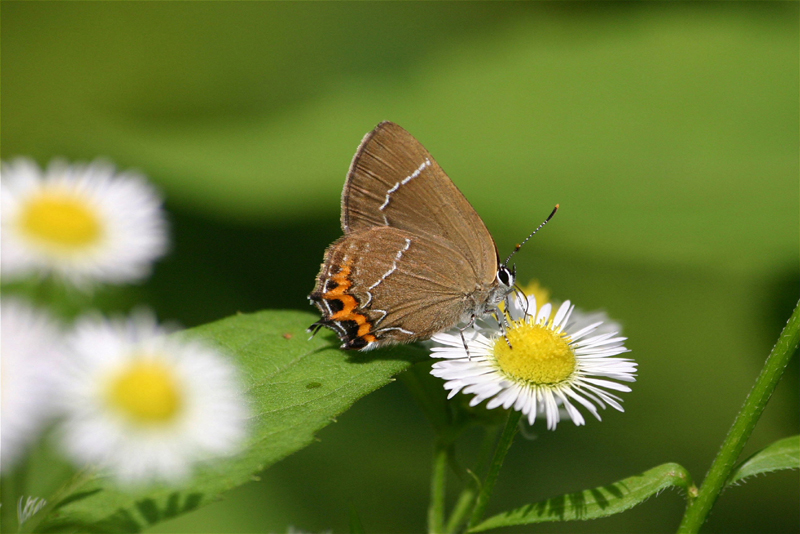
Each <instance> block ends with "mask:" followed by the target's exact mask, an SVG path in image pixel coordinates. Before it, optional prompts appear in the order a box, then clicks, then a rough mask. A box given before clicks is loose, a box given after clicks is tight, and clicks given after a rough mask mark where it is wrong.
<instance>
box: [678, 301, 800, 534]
mask: <svg viewBox="0 0 800 534" xmlns="http://www.w3.org/2000/svg"><path fill="white" fill-rule="evenodd" d="M799 340H800V303H798V305H797V307H795V309H794V312H793V313H792V316H791V317H790V318H789V321H788V322H787V323H786V326H785V327H784V329H783V332H781V335H780V337H778V342H777V343H775V346H774V347H773V348H772V352H771V353H770V355H769V357H768V358H767V361H766V363H764V367H763V368H762V369H761V373H760V374H759V375H758V378H757V379H756V383H755V385H754V386H753V389H752V390H751V391H750V393H749V394H748V396H747V399H745V401H744V406H742V409H741V410H740V411H739V413H738V414H737V415H736V420H735V421H734V422H733V426H731V429H730V430H729V431H728V435H727V436H726V437H725V441H724V442H723V444H722V448H721V449H720V451H719V453H718V454H717V457H716V458H714V462H713V463H712V464H711V468H710V469H709V471H708V474H707V475H706V479H705V480H704V481H703V485H702V486H701V487H700V491H699V493H698V495H697V499H695V500H694V501H693V502H691V503H690V504H689V506H688V507H687V509H686V513H685V515H684V516H683V521H682V522H681V525H680V527H678V532H679V533H681V534H689V533H696V532H699V530H700V527H701V526H702V525H703V523H704V522H705V520H706V517H708V513H709V512H710V511H711V507H712V506H714V502H715V501H716V500H717V497H719V494H720V492H721V491H722V489H723V488H724V486H725V483H726V482H727V481H728V477H729V476H730V474H731V471H732V470H733V468H734V466H735V464H736V460H737V459H738V458H739V455H740V454H741V453H742V449H743V448H744V445H745V443H747V440H748V438H749V437H750V434H751V433H752V432H753V428H754V427H755V426H756V423H757V422H758V418H759V417H761V413H762V412H763V411H764V407H765V406H766V405H767V401H769V398H770V396H772V392H773V391H775V386H777V385H778V381H780V379H781V376H782V375H783V371H784V369H786V365H787V364H788V363H789V360H790V359H791V357H792V356H793V355H794V351H795V350H796V349H797V344H798V341H799Z"/></svg>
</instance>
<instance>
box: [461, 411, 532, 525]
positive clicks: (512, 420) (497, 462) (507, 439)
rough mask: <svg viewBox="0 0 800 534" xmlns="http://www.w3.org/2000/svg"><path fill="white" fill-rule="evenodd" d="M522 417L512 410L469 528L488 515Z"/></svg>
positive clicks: (519, 413) (473, 511) (520, 413)
mask: <svg viewBox="0 0 800 534" xmlns="http://www.w3.org/2000/svg"><path fill="white" fill-rule="evenodd" d="M520 417H522V412H519V411H517V410H511V412H510V413H509V414H508V421H507V422H506V426H505V428H504V429H503V434H502V435H501V436H500V442H499V443H498V444H497V448H496V449H495V451H494V458H493V459H492V465H491V467H489V474H487V475H486V480H485V481H484V482H483V486H482V487H481V492H480V493H479V494H478V500H477V502H476V503H475V508H474V509H473V510H472V516H471V517H470V519H469V526H474V525H477V524H478V523H479V522H480V521H481V519H483V515H484V514H485V513H486V508H487V507H488V506H489V499H490V498H491V497H492V491H493V490H494V483H495V482H497V476H498V475H499V474H500V468H501V467H503V461H504V460H505V459H506V453H508V449H510V448H511V443H513V442H514V436H516V434H517V427H518V426H519V420H520Z"/></svg>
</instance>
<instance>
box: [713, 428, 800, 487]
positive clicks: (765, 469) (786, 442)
mask: <svg viewBox="0 0 800 534" xmlns="http://www.w3.org/2000/svg"><path fill="white" fill-rule="evenodd" d="M784 469H800V435H798V436H792V437H789V438H783V439H779V440H778V441H776V442H775V443H773V444H771V445H768V446H767V447H765V448H763V449H761V450H760V451H758V452H757V453H755V454H753V455H752V456H750V458H748V459H747V460H745V461H743V462H742V463H741V464H739V465H738V466H737V467H736V468H735V469H734V470H733V472H732V473H731V476H730V477H729V478H728V482H727V483H726V487H727V486H733V485H736V484H737V483H739V482H741V481H743V480H744V479H745V478H747V477H751V476H754V475H759V474H761V473H771V472H773V471H781V470H784Z"/></svg>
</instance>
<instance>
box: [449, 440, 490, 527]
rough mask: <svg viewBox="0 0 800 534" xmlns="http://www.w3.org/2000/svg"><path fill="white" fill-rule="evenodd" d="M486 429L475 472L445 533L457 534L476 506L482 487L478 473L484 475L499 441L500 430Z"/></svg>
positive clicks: (470, 473) (471, 474) (469, 472)
mask: <svg viewBox="0 0 800 534" xmlns="http://www.w3.org/2000/svg"><path fill="white" fill-rule="evenodd" d="M484 429H485V431H486V433H485V434H484V436H483V443H481V448H480V450H479V451H478V461H477V463H476V464H475V470H474V471H468V474H469V475H470V477H471V478H470V479H469V481H468V482H467V485H466V487H465V488H464V489H463V490H462V491H461V495H459V496H458V501H457V502H456V505H455V507H454V508H453V513H452V514H450V518H449V519H448V521H447V526H446V527H445V532H447V533H448V534H455V533H456V532H458V530H459V529H460V528H461V526H462V525H463V524H464V523H466V521H467V519H468V514H469V513H470V511H471V510H472V507H473V505H474V504H475V496H476V495H478V488H479V487H480V479H479V478H478V475H477V474H476V473H483V471H484V470H485V469H486V465H487V464H488V463H489V459H490V458H491V454H492V445H494V442H495V441H496V440H497V433H498V431H499V428H497V427H495V426H491V427H484Z"/></svg>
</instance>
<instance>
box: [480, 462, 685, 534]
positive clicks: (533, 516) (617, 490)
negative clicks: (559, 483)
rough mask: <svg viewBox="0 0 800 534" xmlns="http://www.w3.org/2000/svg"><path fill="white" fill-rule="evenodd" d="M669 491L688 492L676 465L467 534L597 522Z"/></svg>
mask: <svg viewBox="0 0 800 534" xmlns="http://www.w3.org/2000/svg"><path fill="white" fill-rule="evenodd" d="M670 487H677V488H682V489H684V490H686V491H687V492H689V491H691V487H692V479H691V477H690V476H689V473H688V472H687V471H686V470H685V469H684V468H683V467H681V466H680V465H678V464H674V463H670V464H664V465H660V466H658V467H654V468H653V469H650V470H648V471H645V472H644V473H642V474H641V475H636V476H632V477H629V478H626V479H623V480H620V481H619V482H615V483H613V484H608V485H606V486H600V487H599V488H594V489H588V490H584V491H579V492H576V493H568V494H566V495H560V496H558V497H553V498H551V499H547V500H546V501H540V502H537V503H534V504H529V505H527V506H522V507H520V508H516V509H514V510H510V511H508V512H504V513H502V514H498V515H495V516H493V517H490V518H489V519H487V520H486V521H484V522H482V523H480V524H478V525H476V526H474V527H472V528H471V529H470V530H469V532H483V531H485V530H489V529H492V528H498V527H508V526H512V525H529V524H531V523H544V522H548V521H575V520H585V519H598V518H601V517H608V516H610V515H613V514H618V513H620V512H624V511H625V510H628V509H629V508H633V507H634V506H636V505H637V504H641V503H642V502H644V501H646V500H647V499H649V498H650V497H652V496H653V495H657V494H658V493H659V492H661V491H663V490H664V489H667V488H670Z"/></svg>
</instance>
